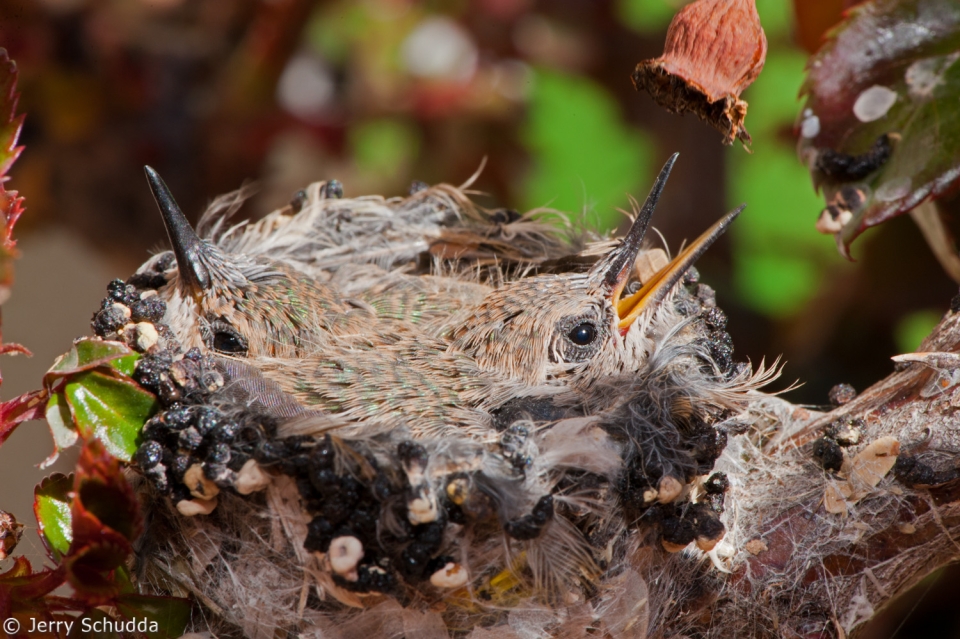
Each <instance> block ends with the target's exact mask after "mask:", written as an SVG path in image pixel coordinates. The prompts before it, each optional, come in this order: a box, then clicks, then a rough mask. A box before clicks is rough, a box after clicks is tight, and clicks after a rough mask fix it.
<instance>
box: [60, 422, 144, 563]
mask: <svg viewBox="0 0 960 639" xmlns="http://www.w3.org/2000/svg"><path fill="white" fill-rule="evenodd" d="M74 493H75V495H76V497H75V499H74V502H73V508H72V514H73V544H72V546H71V550H70V553H69V554H73V548H74V547H77V548H83V547H85V546H88V545H90V544H92V543H96V542H98V541H101V540H103V539H105V538H106V539H111V540H113V541H115V542H116V543H118V544H119V543H122V542H125V543H127V545H129V544H130V543H132V542H133V541H134V540H135V539H136V538H137V537H138V536H139V535H140V532H141V530H142V526H143V524H142V521H141V518H140V508H139V505H138V503H137V498H136V496H135V495H134V492H133V488H131V486H130V484H128V483H127V480H126V479H125V478H124V477H123V473H122V469H121V467H120V462H119V461H118V460H117V459H116V458H115V457H113V456H112V455H110V453H108V452H107V451H106V449H105V448H104V447H103V444H102V443H101V442H100V441H99V440H96V439H94V440H90V441H88V442H87V443H86V444H85V445H84V447H83V449H82V450H81V451H80V459H79V461H78V462H77V473H76V477H75V479H74Z"/></svg>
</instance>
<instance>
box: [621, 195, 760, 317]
mask: <svg viewBox="0 0 960 639" xmlns="http://www.w3.org/2000/svg"><path fill="white" fill-rule="evenodd" d="M745 207H746V205H745V204H742V205H740V206H739V207H737V208H736V209H734V210H733V211H730V212H729V213H727V214H726V215H724V216H723V217H722V218H720V220H719V221H717V222H716V223H715V224H714V225H713V226H711V227H710V228H709V229H707V231H706V232H705V233H704V234H703V235H701V236H700V237H698V238H697V239H696V240H695V241H694V242H693V243H692V244H690V246H688V247H687V248H685V249H684V250H683V251H681V253H680V254H679V255H678V256H677V257H675V258H674V259H673V260H672V261H671V262H670V263H669V264H667V265H666V266H664V267H663V268H662V269H660V270H659V271H658V272H657V273H656V274H655V275H654V276H653V277H651V278H650V280H649V281H648V282H644V283H643V286H642V287H641V288H640V290H639V291H637V292H636V293H634V294H633V295H630V296H629V297H625V298H623V299H620V296H619V291H622V288H623V287H622V286H621V287H619V290H618V291H617V294H616V295H615V296H614V297H613V298H612V302H613V305H614V306H615V307H616V309H617V315H618V316H619V317H620V331H621V332H625V331H626V330H627V329H628V328H630V325H631V324H633V322H634V321H636V319H637V318H638V317H639V316H640V314H641V313H642V312H643V311H644V310H645V309H646V308H648V307H651V306H653V305H656V304H658V303H659V302H661V301H662V300H663V298H664V297H665V296H666V295H667V293H669V292H670V290H671V289H672V288H673V286H674V285H675V284H676V283H677V282H678V281H680V278H682V277H683V276H684V274H685V273H686V272H687V270H688V269H689V268H690V267H691V266H692V265H693V263H694V262H696V261H697V260H698V259H699V258H700V256H701V255H703V254H704V252H706V250H707V249H708V248H710V245H711V244H713V243H714V242H715V241H716V240H717V238H718V237H720V236H721V235H723V233H724V231H726V230H727V227H728V226H730V223H731V222H733V220H735V219H736V218H737V216H738V215H740V212H741V211H743V209H744V208H745ZM624 279H626V278H624Z"/></svg>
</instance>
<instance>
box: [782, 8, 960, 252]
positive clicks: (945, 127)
mask: <svg viewBox="0 0 960 639" xmlns="http://www.w3.org/2000/svg"><path fill="white" fill-rule="evenodd" d="M958 60H960V4H958V3H957V2H956V0H877V1H875V2H866V3H863V4H860V5H858V6H857V7H856V8H855V9H853V10H852V11H851V12H850V15H849V16H848V18H847V19H846V20H845V21H844V22H843V23H841V24H840V26H839V27H837V28H836V29H835V30H834V32H833V34H832V36H831V38H830V40H829V41H828V42H827V43H826V44H825V45H824V46H823V47H822V48H821V50H820V51H819V52H818V53H817V55H816V56H815V57H814V58H813V59H812V61H811V63H810V66H809V72H808V77H807V81H806V83H805V85H804V88H803V92H804V93H805V94H806V103H805V104H804V109H803V112H802V113H801V116H800V122H799V124H800V128H801V139H800V144H799V147H798V151H799V154H800V157H801V159H802V160H803V161H804V163H805V164H807V165H808V166H809V167H810V168H811V174H812V177H813V180H814V183H815V184H816V185H818V186H821V187H822V189H823V192H824V196H825V197H826V201H827V203H828V204H833V205H834V206H836V207H839V208H838V209H834V212H835V213H837V211H840V212H843V211H846V212H847V213H846V214H841V213H838V217H837V220H838V222H840V223H841V224H842V228H840V230H839V233H838V235H837V246H838V248H839V249H840V251H841V253H843V254H844V255H848V254H849V247H850V244H851V243H852V242H853V240H854V239H855V238H856V237H857V236H858V235H860V233H862V232H863V231H864V230H866V229H867V228H869V227H871V226H874V225H877V224H880V223H881V222H884V221H885V220H888V219H890V218H892V217H894V216H897V215H901V214H903V213H906V212H908V211H910V210H911V209H913V208H914V207H916V206H917V205H918V204H920V203H921V202H923V201H924V200H925V199H926V198H928V197H938V196H940V195H942V194H944V193H945V192H946V191H947V190H949V189H950V188H952V187H953V186H955V185H956V184H957V182H958V180H960V108H957V104H958V100H960V64H958ZM888 134H889V135H893V136H894V139H893V141H892V144H891V149H892V152H891V153H890V155H889V159H887V160H886V162H883V163H866V164H865V165H864V166H866V167H868V168H865V169H864V175H860V176H841V175H839V174H837V172H836V171H833V172H832V173H833V175H831V171H830V170H829V169H828V170H826V171H824V164H823V160H824V158H825V157H829V155H827V156H824V153H825V152H828V153H829V151H833V152H840V153H842V154H845V155H846V156H860V155H863V154H865V153H868V152H870V151H871V150H872V149H874V148H875V146H874V145H875V144H877V142H878V140H879V139H880V138H881V136H884V135H888ZM897 138H899V139H897ZM818 163H819V164H818ZM874 164H876V166H873V165H874ZM869 168H872V169H873V170H872V172H867V171H868V170H869ZM851 195H852V196H853V197H850V196H851Z"/></svg>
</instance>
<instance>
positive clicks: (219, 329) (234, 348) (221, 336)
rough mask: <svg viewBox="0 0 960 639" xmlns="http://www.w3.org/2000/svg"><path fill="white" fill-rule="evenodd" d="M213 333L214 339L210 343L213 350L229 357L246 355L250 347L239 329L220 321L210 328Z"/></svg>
mask: <svg viewBox="0 0 960 639" xmlns="http://www.w3.org/2000/svg"><path fill="white" fill-rule="evenodd" d="M210 328H211V329H212V331H211V332H212V333H213V339H211V340H210V342H208V344H210V347H211V348H213V350H215V351H217V352H219V353H226V354H228V355H244V354H246V352H247V349H248V348H249V346H248V345H247V340H246V339H244V338H243V336H242V335H241V334H240V333H238V332H237V329H235V328H234V327H232V326H230V325H229V324H228V323H226V322H224V321H222V320H219V321H216V322H214V323H213V326H211V327H210Z"/></svg>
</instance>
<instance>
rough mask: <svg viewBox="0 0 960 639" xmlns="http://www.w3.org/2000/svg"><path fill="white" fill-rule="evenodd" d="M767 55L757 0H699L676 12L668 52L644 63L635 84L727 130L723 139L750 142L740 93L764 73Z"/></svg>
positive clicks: (663, 103) (668, 105)
mask: <svg viewBox="0 0 960 639" xmlns="http://www.w3.org/2000/svg"><path fill="white" fill-rule="evenodd" d="M766 56H767V38H766V36H765V35H764V33H763V28H762V27H761V26H760V17H759V16H758V15H757V8H756V6H755V5H754V0H697V1H696V2H693V3H691V4H689V5H687V6H686V7H684V8H683V9H681V10H680V12H679V13H677V15H676V16H674V18H673V22H671V23H670V28H669V29H668V30H667V41H666V44H665V45H664V51H663V55H662V56H660V57H659V58H655V59H653V60H644V61H643V62H641V63H639V64H638V65H637V68H636V69H635V70H634V72H633V84H634V86H635V87H636V88H637V90H638V91H639V90H640V89H644V90H646V91H647V92H648V93H649V94H650V95H651V96H653V99H654V100H656V102H657V104H659V105H660V106H662V107H663V108H665V109H667V110H668V111H670V112H672V113H685V112H687V111H690V112H693V113H695V114H697V116H699V117H700V119H701V120H704V121H706V122H707V123H709V124H710V125H712V126H713V127H714V128H716V129H717V130H718V131H720V132H721V133H723V135H724V139H723V143H724V144H733V141H734V140H735V139H739V140H740V141H741V142H742V143H744V144H745V145H746V144H747V143H748V142H750V134H749V133H747V130H746V128H744V125H743V121H744V118H746V115H747V103H746V102H744V101H743V100H741V99H740V93H741V92H742V91H743V90H744V89H746V88H747V87H748V86H750V84H752V83H753V81H754V80H756V79H757V76H759V75H760V71H761V70H762V69H763V62H764V60H765V58H766Z"/></svg>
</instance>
